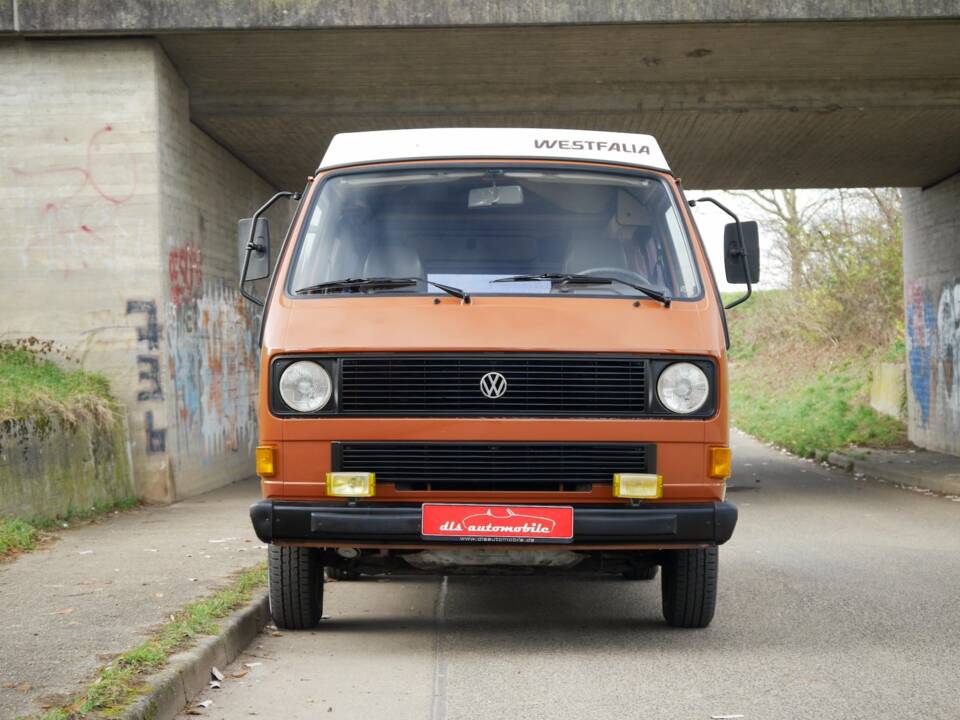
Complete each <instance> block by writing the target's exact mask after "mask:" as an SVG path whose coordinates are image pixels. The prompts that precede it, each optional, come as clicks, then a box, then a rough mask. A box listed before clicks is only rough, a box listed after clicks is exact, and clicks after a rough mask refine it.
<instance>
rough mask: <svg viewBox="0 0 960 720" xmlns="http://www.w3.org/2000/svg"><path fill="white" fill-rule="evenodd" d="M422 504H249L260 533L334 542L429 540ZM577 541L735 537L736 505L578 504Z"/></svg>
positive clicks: (262, 536) (268, 539)
mask: <svg viewBox="0 0 960 720" xmlns="http://www.w3.org/2000/svg"><path fill="white" fill-rule="evenodd" d="M420 514H421V511H420V507H419V506H410V505H403V506H387V507H384V506H382V505H367V506H355V507H348V506H345V505H330V504H322V503H295V502H274V501H272V500H260V501H258V502H255V503H254V504H253V505H251V506H250V519H251V520H252V521H253V528H254V530H255V531H256V533H257V537H258V538H260V540H262V541H263V542H265V543H272V542H274V541H287V542H295V541H309V542H324V541H329V542H331V543H338V544H341V543H345V542H356V543H363V544H368V543H378V542H383V543H385V544H392V543H429V544H437V545H444V544H450V543H451V542H453V543H458V542H460V541H457V540H451V541H442V540H440V541H438V540H430V541H425V540H424V539H423V538H422V537H421V535H420ZM573 518H574V519H573V542H574V543H589V544H591V545H597V544H599V545H604V544H610V545H617V544H626V543H642V544H647V543H653V544H658V543H663V544H664V545H673V544H701V543H706V544H711V545H720V544H722V543H725V542H726V541H727V540H729V539H730V536H731V535H732V534H733V529H734V527H735V526H736V524H737V508H736V507H735V506H734V505H731V504H730V503H727V502H714V503H700V504H696V505H659V506H651V505H645V506H640V507H616V508H609V507H605V508H596V507H575V508H574V515H573Z"/></svg>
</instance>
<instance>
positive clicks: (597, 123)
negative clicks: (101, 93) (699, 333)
mask: <svg viewBox="0 0 960 720" xmlns="http://www.w3.org/2000/svg"><path fill="white" fill-rule="evenodd" d="M159 37H160V41H161V43H162V44H163V47H164V48H165V49H166V52H167V53H168V55H169V56H170V58H171V60H172V61H173V63H174V64H175V65H176V67H177V68H178V70H179V72H180V74H181V75H182V77H183V79H184V81H185V82H186V84H187V85H188V87H189V88H190V98H191V112H192V116H193V119H194V121H195V122H196V123H197V124H198V125H199V126H200V127H202V128H203V129H204V130H205V131H207V132H208V133H210V134H211V135H212V136H213V137H215V138H216V139H217V140H219V141H220V142H221V143H223V144H224V145H225V146H227V147H228V148H229V149H231V150H232V151H233V152H234V153H235V154H236V155H237V156H239V157H240V158H242V159H243V160H244V161H245V162H247V163H248V164H249V165H251V166H252V167H253V168H255V169H256V170H257V171H258V172H260V173H261V174H262V175H264V176H265V177H267V178H268V179H269V180H271V181H272V182H273V183H275V184H276V185H277V186H283V187H291V188H296V187H300V186H301V185H302V184H303V182H304V178H305V176H306V175H307V174H309V173H310V172H311V171H312V170H313V169H314V168H315V166H316V164H317V162H318V161H319V159H320V156H321V155H322V153H323V150H324V148H325V147H326V145H327V142H328V141H329V139H330V137H331V135H332V134H333V133H336V132H343V131H349V130H371V129H384V128H402V127H431V126H433V127H443V126H465V125H474V126H535V127H559V128H583V129H605V130H615V131H625V132H648V133H652V134H653V135H655V136H657V137H658V138H659V139H660V141H661V144H662V145H663V147H664V150H665V152H666V153H667V157H668V159H669V160H670V162H671V164H672V166H673V167H674V168H675V170H676V172H677V173H678V174H679V175H681V176H682V177H683V178H684V182H685V183H686V184H687V185H688V186H695V187H724V188H746V187H829V186H861V185H893V186H926V185H929V184H932V183H935V182H937V181H938V180H940V179H942V178H944V177H946V176H949V175H951V174H953V173H955V172H957V171H958V170H960V22H958V21H957V20H950V19H948V20H936V21H933V20H923V21H882V22H877V21H869V22H864V21H861V22H845V21H844V22H837V21H833V22H765V23H750V24H747V23H713V24H689V23H685V24H657V25H650V24H610V25H566V26H527V27H424V28H390V29H385V28H363V29H328V30H295V31H269V30H258V31H246V32H235V31H221V32H202V33H183V34H177V33H173V34H162V35H160V36H159Z"/></svg>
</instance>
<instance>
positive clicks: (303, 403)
mask: <svg viewBox="0 0 960 720" xmlns="http://www.w3.org/2000/svg"><path fill="white" fill-rule="evenodd" d="M332 394H333V383H332V382H331V381H330V374H329V373H328V372H327V371H326V370H324V369H323V367H322V366H320V365H318V364H317V363H315V362H311V361H310V360H298V361H297V362H295V363H293V364H291V365H290V366H289V367H287V369H286V370H284V371H283V374H282V375H281V376H280V397H282V398H283V401H284V402H285V403H286V404H287V406H288V407H291V408H293V409H294V410H297V411H299V412H305V413H306V412H316V411H317V410H319V409H320V408H322V407H323V406H324V405H326V404H327V403H328V402H330V395H332Z"/></svg>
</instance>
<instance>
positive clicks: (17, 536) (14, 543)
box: [0, 518, 40, 558]
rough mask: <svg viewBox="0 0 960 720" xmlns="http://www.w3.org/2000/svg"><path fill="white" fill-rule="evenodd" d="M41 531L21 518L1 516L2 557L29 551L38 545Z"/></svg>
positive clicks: (0, 553)
mask: <svg viewBox="0 0 960 720" xmlns="http://www.w3.org/2000/svg"><path fill="white" fill-rule="evenodd" d="M39 535H40V531H39V530H38V529H37V527H36V526H35V525H33V524H31V523H28V522H27V521H26V520H21V519H20V518H13V519H12V520H11V519H7V518H0V558H4V557H7V556H8V555H13V554H15V553H21V552H28V551H30V550H33V549H34V548H35V547H36V546H37V540H38V538H39Z"/></svg>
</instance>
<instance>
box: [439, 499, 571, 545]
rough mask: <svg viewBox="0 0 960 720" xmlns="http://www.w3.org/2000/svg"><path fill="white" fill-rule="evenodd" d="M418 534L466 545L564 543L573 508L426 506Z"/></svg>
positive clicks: (568, 537) (545, 506)
mask: <svg viewBox="0 0 960 720" xmlns="http://www.w3.org/2000/svg"><path fill="white" fill-rule="evenodd" d="M420 531H421V533H422V534H423V537H424V538H429V539H455V540H463V541H468V542H479V541H484V540H486V541H490V542H568V541H570V540H572V539H573V508H572V507H558V506H556V505H446V504H441V503H426V504H425V505H424V506H423V520H422V524H421V530H420Z"/></svg>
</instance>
